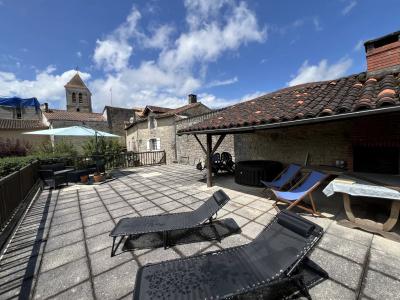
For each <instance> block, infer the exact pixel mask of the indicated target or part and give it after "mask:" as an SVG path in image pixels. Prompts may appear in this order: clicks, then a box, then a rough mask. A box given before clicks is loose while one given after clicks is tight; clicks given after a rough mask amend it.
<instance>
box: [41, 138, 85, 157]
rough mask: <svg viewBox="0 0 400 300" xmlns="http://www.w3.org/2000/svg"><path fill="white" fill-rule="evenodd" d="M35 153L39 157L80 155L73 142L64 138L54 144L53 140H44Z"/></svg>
mask: <svg viewBox="0 0 400 300" xmlns="http://www.w3.org/2000/svg"><path fill="white" fill-rule="evenodd" d="M34 155H36V156H38V157H44V158H46V157H50V158H53V157H75V156H77V155H78V151H77V150H76V148H75V146H74V145H73V144H72V143H71V142H67V141H64V140H60V141H57V143H55V144H54V147H53V146H52V144H51V142H44V143H43V144H41V145H40V146H39V147H38V148H37V149H36V152H34Z"/></svg>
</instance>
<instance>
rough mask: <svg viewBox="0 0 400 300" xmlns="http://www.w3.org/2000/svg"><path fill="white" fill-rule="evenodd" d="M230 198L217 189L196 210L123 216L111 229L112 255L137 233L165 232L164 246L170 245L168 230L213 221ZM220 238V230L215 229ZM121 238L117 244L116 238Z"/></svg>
mask: <svg viewBox="0 0 400 300" xmlns="http://www.w3.org/2000/svg"><path fill="white" fill-rule="evenodd" d="M229 200H230V198H229V197H228V195H227V194H225V192H224V191H223V190H219V191H216V192H215V193H214V194H213V195H212V196H211V197H210V198H209V199H208V200H207V201H206V202H204V203H203V204H202V205H201V206H200V207H199V208H197V209H196V210H194V211H189V212H183V213H174V214H164V215H156V216H143V217H134V218H123V219H121V220H119V222H118V223H117V225H115V227H114V229H113V230H112V231H111V233H110V236H111V237H112V238H113V245H112V249H111V256H114V255H115V251H116V250H117V248H118V246H119V244H120V243H121V241H122V239H123V238H124V237H125V236H132V235H137V234H144V233H152V232H160V233H162V234H163V241H164V248H166V247H167V246H168V231H171V230H177V229H190V228H195V227H198V226H202V225H204V224H205V223H206V222H210V223H211V222H212V218H213V216H214V215H216V214H217V212H218V211H219V210H220V209H221V207H223V206H224V205H225V204H226V203H227V202H228V201H229ZM214 232H215V234H216V238H217V239H218V240H219V239H220V238H219V236H218V232H217V231H216V230H214ZM118 237H120V240H119V242H118V243H117V244H115V242H116V239H117V238H118Z"/></svg>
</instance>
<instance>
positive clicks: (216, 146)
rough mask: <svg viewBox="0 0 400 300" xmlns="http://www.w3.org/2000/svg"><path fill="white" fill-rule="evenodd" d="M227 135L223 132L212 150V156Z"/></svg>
mask: <svg viewBox="0 0 400 300" xmlns="http://www.w3.org/2000/svg"><path fill="white" fill-rule="evenodd" d="M225 137H226V134H221V135H220V137H219V139H218V141H217V143H216V144H215V146H214V148H213V150H212V151H211V156H213V155H214V153H215V151H217V149H218V147H219V145H221V143H222V141H223V140H224V138H225Z"/></svg>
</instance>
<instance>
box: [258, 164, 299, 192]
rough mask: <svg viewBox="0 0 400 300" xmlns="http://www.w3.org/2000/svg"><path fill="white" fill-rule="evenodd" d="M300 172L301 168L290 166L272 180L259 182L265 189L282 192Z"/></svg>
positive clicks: (294, 165)
mask: <svg viewBox="0 0 400 300" xmlns="http://www.w3.org/2000/svg"><path fill="white" fill-rule="evenodd" d="M300 170H301V166H299V165H296V164H290V165H289V166H288V167H287V168H286V169H284V170H283V171H282V172H281V173H280V174H279V175H278V176H277V177H276V178H275V179H274V180H272V181H264V180H261V183H262V184H263V185H264V186H265V189H270V188H274V189H276V190H282V189H283V188H284V187H285V186H287V185H288V184H289V183H291V182H292V181H293V180H294V179H295V178H296V177H297V175H298V174H299V173H300Z"/></svg>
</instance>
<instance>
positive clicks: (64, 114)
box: [43, 109, 105, 122]
mask: <svg viewBox="0 0 400 300" xmlns="http://www.w3.org/2000/svg"><path fill="white" fill-rule="evenodd" d="M43 114H44V115H45V117H46V118H47V120H49V121H50V120H68V121H82V122H84V121H95V122H105V119H104V117H103V115H102V114H99V113H87V112H75V111H66V110H56V109H52V110H50V111H48V112H43Z"/></svg>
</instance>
